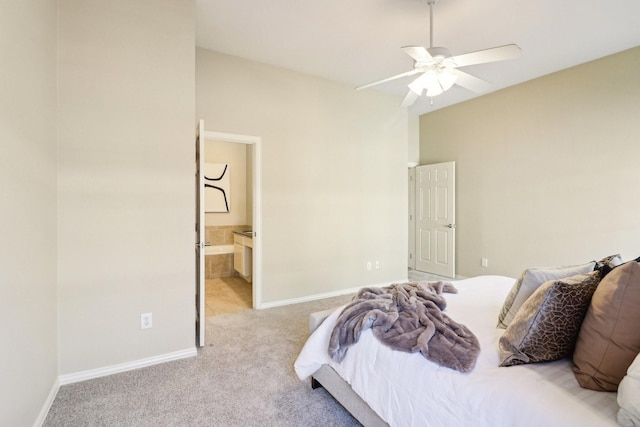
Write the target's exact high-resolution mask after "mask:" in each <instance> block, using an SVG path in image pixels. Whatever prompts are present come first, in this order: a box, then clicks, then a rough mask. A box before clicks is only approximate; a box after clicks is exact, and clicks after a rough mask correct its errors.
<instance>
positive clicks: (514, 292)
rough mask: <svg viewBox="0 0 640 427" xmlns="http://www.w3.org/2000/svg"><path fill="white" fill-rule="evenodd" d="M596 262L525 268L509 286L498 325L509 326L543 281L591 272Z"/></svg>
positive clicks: (501, 326)
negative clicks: (509, 290)
mask: <svg viewBox="0 0 640 427" xmlns="http://www.w3.org/2000/svg"><path fill="white" fill-rule="evenodd" d="M595 265H596V262H595V261H591V262H588V263H586V264H581V265H571V266H564V267H542V268H529V269H527V270H525V271H524V272H523V273H522V275H521V276H520V278H519V279H518V280H516V282H515V283H514V284H513V287H512V288H511V292H509V295H507V298H506V299H505V301H504V304H503V306H502V310H500V315H499V316H498V327H500V328H506V327H507V326H509V324H510V323H511V321H512V320H513V318H514V317H515V315H516V313H517V312H518V310H519V309H520V307H521V306H522V304H524V302H525V301H526V300H527V299H528V298H529V297H530V296H531V295H532V294H533V293H534V292H535V290H536V289H538V288H539V287H540V286H541V285H542V284H543V283H545V282H548V281H549V280H560V279H565V278H567V277H571V276H575V275H577V274H584V273H591V272H592V271H593V268H594V267H595Z"/></svg>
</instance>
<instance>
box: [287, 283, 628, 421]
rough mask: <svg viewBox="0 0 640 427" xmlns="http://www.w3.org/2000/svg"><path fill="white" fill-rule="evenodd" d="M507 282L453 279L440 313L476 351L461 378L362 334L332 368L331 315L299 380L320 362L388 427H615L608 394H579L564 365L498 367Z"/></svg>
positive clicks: (302, 362)
mask: <svg viewBox="0 0 640 427" xmlns="http://www.w3.org/2000/svg"><path fill="white" fill-rule="evenodd" d="M513 281H514V279H512V278H508V277H503V276H480V277H475V278H472V279H466V280H461V281H456V282H455V283H454V284H455V286H456V287H457V288H458V291H459V293H458V294H447V295H446V299H447V304H448V306H447V310H446V312H447V313H448V314H449V316H451V318H452V319H454V320H455V321H456V322H458V323H462V324H464V325H466V326H467V327H469V329H471V331H473V332H474V333H475V334H476V336H477V337H478V339H479V341H480V346H481V348H482V350H481V352H480V356H479V358H478V361H477V364H476V367H475V369H474V370H473V371H472V372H471V373H468V374H463V373H460V372H457V371H454V370H451V369H448V368H444V367H441V366H438V365H436V364H435V363H433V362H430V361H428V360H425V359H424V357H422V356H421V355H419V354H409V353H403V352H399V351H394V350H391V349H390V348H388V347H386V346H384V345H381V344H380V343H379V342H378V341H377V339H376V338H375V337H374V336H373V334H372V333H371V331H370V330H368V331H366V332H364V333H363V334H362V335H361V337H360V340H359V342H358V343H357V344H356V345H354V346H353V347H351V348H350V349H349V351H348V353H347V355H346V357H345V359H344V360H343V361H342V362H340V363H338V362H335V361H333V360H331V359H330V358H329V356H328V352H327V347H328V343H329V337H330V335H331V331H332V329H333V325H334V323H335V321H336V319H337V317H338V314H339V313H340V311H341V310H342V308H343V307H340V308H338V309H336V310H335V311H334V312H333V314H332V315H331V316H329V318H327V320H325V322H323V323H322V325H320V327H318V329H317V330H316V331H315V332H314V333H313V334H312V335H311V337H310V338H309V340H308V341H307V343H306V344H305V346H304V348H303V349H302V352H301V353H300V355H299V356H298V359H297V360H296V362H295V370H296V373H297V374H298V377H299V378H300V379H305V378H307V377H309V376H310V375H312V374H313V373H314V372H315V371H316V370H317V369H318V368H320V366H321V365H323V364H328V365H330V366H331V367H333V369H335V371H336V372H338V374H340V376H342V377H343V378H344V379H345V380H346V381H347V382H348V383H349V384H351V387H352V388H353V390H354V391H355V392H356V393H358V394H359V395H360V396H361V397H362V398H363V399H364V400H365V401H366V402H367V403H368V404H369V406H370V407H371V408H372V409H373V410H374V411H375V412H376V413H377V414H378V415H379V416H380V417H381V418H382V419H383V420H385V421H387V422H388V423H389V424H390V425H391V426H446V427H450V426H487V427H498V426H509V427H511V426H532V427H533V426H535V427H538V426H544V427H552V426H563V427H564V426H576V427H578V426H579V427H585V426H594V427H602V426H615V425H617V424H616V422H615V419H616V412H617V411H618V405H617V403H616V393H608V392H596V391H591V390H585V389H583V388H581V387H580V386H579V385H578V383H577V381H576V380H575V378H574V376H573V373H572V372H571V362H570V361H569V360H562V361H558V362H552V363H541V364H532V365H522V366H512V367H508V368H504V367H503V368H500V367H498V350H497V343H498V339H499V337H500V335H501V334H502V333H503V332H504V330H502V329H498V328H496V322H497V316H498V312H499V311H500V308H501V306H502V303H503V301H504V298H505V296H506V295H507V293H508V292H509V289H510V288H511V285H512V284H513Z"/></svg>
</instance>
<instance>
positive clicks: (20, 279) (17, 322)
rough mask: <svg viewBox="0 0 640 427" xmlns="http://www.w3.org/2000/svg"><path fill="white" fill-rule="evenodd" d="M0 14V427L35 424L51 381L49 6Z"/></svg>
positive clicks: (36, 4)
mask: <svg viewBox="0 0 640 427" xmlns="http://www.w3.org/2000/svg"><path fill="white" fill-rule="evenodd" d="M1 9H2V13H0V64H2V66H1V67H0V68H1V70H2V71H0V75H1V77H0V94H1V95H0V188H1V190H0V194H1V196H0V198H1V200H2V208H1V209H0V325H1V326H0V342H1V343H2V350H0V366H2V381H1V382H0V402H2V403H1V404H0V406H1V407H2V409H0V425H3V426H28V425H33V424H34V423H35V422H36V420H37V419H38V418H39V414H40V412H41V410H42V409H43V404H44V402H45V401H46V400H47V396H48V395H49V393H50V392H51V391H52V390H54V383H55V381H56V378H57V375H58V358H57V352H58V349H57V340H58V334H57V330H56V329H57V328H56V316H57V312H58V304H57V301H56V2H52V1H39V0H24V1H14V2H3V4H2V7H1Z"/></svg>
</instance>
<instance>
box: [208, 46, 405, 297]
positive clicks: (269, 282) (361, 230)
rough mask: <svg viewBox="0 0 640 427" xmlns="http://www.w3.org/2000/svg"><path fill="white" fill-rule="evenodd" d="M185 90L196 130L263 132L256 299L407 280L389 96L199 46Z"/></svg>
mask: <svg viewBox="0 0 640 427" xmlns="http://www.w3.org/2000/svg"><path fill="white" fill-rule="evenodd" d="M196 88H197V89H196V99H197V115H198V118H202V119H204V120H205V127H206V128H207V130H211V131H218V132H228V133H236V134H244V135H254V136H260V137H262V138H263V139H262V177H261V180H262V226H263V233H262V238H263V242H262V243H263V246H262V249H263V254H262V255H263V274H262V276H263V282H262V284H263V286H262V287H263V290H262V294H263V302H265V303H269V302H274V301H281V300H286V299H291V298H301V297H305V296H309V295H316V294H320V293H324V292H334V291H339V290H341V289H346V288H353V287H358V286H362V285H367V284H374V283H383V282H387V281H392V280H397V279H401V278H406V269H407V255H406V252H407V251H406V247H407V232H406V230H407V186H406V179H407V178H406V177H407V115H406V112H405V111H403V110H402V109H401V108H399V107H398V104H399V101H400V100H399V99H397V98H395V97H390V96H387V95H382V94H379V93H376V92H374V91H369V92H366V91H365V92H355V91H354V90H353V88H351V87H348V86H345V85H341V84H338V83H332V82H329V81H326V80H322V79H318V78H314V77H310V76H307V75H303V74H299V73H295V72H291V71H287V70H284V69H280V68H275V67H271V66H268V65H265V64H259V63H255V62H251V61H246V60H242V59H239V58H235V57H230V56H226V55H222V54H218V53H214V52H211V51H207V50H203V49H198V50H197V54H196ZM367 260H380V262H381V269H380V270H377V271H375V270H373V271H369V272H367V271H366V268H365V265H366V264H365V262H366V261H367Z"/></svg>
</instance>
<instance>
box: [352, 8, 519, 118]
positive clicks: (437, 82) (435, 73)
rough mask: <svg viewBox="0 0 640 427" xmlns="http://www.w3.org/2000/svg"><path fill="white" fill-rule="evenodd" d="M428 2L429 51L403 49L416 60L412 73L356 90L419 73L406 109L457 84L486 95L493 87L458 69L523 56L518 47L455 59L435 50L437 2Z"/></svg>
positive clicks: (479, 51) (418, 47)
mask: <svg viewBox="0 0 640 427" xmlns="http://www.w3.org/2000/svg"><path fill="white" fill-rule="evenodd" d="M426 1H427V3H428V4H429V48H428V49H427V48H424V47H422V46H404V47H403V48H402V50H403V51H404V52H405V53H406V54H407V55H409V56H410V57H411V58H413V60H414V62H413V70H411V71H407V72H405V73H401V74H398V75H395V76H391V77H387V78H386V79H382V80H377V81H375V82H371V83H368V84H365V85H362V86H358V87H357V88H356V90H362V89H366V88H369V87H371V86H375V85H379V84H381V83H386V82H389V81H391V80H395V79H399V78H402V77H407V76H412V75H415V74H420V76H418V77H417V78H416V79H414V80H413V81H412V82H411V83H409V92H408V93H407V95H406V96H405V97H404V100H403V101H402V106H403V107H409V106H411V105H413V103H414V102H415V101H416V99H418V97H419V96H421V95H422V94H423V93H426V95H427V96H429V97H434V96H437V95H440V94H441V93H442V92H444V91H446V90H449V89H450V88H451V87H452V86H453V85H454V84H457V85H458V86H461V87H463V88H465V89H468V90H470V91H472V92H476V93H483V92H486V91H488V90H489V89H490V88H491V85H490V84H489V83H488V82H486V81H484V80H482V79H479V78H478V77H475V76H472V75H471V74H468V73H465V72H464V71H460V70H459V69H458V68H461V67H466V66H469V65H476V64H485V63H487V62H496V61H504V60H507V59H513V58H517V57H518V56H520V53H521V50H520V47H518V45H515V44H508V45H505V46H499V47H494V48H490V49H484V50H478V51H475V52H470V53H465V54H462V55H456V56H451V54H450V53H449V50H447V49H446V48H444V47H433V5H434V4H435V2H436V0H426Z"/></svg>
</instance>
